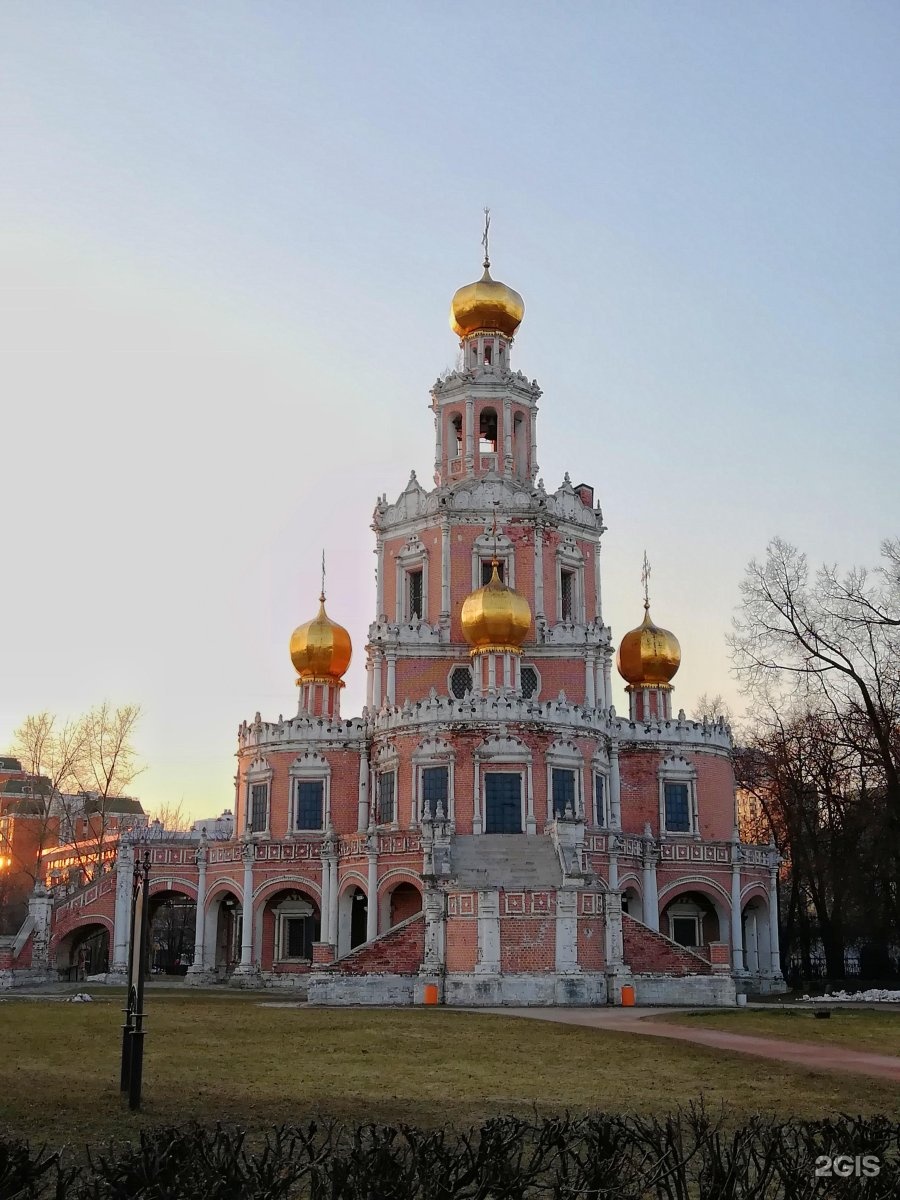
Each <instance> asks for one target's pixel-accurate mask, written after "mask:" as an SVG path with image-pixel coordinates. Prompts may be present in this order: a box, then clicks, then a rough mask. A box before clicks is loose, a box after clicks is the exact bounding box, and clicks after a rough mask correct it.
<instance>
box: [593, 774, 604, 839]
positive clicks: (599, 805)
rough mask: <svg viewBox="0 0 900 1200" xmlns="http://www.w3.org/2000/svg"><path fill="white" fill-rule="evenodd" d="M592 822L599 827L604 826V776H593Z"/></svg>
mask: <svg viewBox="0 0 900 1200" xmlns="http://www.w3.org/2000/svg"><path fill="white" fill-rule="evenodd" d="M594 820H595V822H596V823H597V824H598V825H600V826H601V827H602V826H604V825H605V824H606V776H605V775H595V776H594Z"/></svg>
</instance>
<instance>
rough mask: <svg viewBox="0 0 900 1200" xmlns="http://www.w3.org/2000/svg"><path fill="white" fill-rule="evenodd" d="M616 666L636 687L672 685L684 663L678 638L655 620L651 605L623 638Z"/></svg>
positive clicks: (645, 608) (627, 681)
mask: <svg viewBox="0 0 900 1200" xmlns="http://www.w3.org/2000/svg"><path fill="white" fill-rule="evenodd" d="M616 666H617V667H618V670H619V674H620V675H621V676H622V678H623V679H624V680H625V681H626V683H629V684H630V685H631V686H632V687H668V686H669V683H670V681H671V679H672V678H673V676H674V675H675V672H676V671H677V670H678V668H679V667H680V666H681V646H679V644H678V638H677V637H676V636H675V634H674V633H670V631H669V630H668V629H660V628H659V627H658V626H657V625H654V624H653V621H652V620H651V619H650V608H649V606H648V605H646V604H645V605H644V619H643V621H642V622H641V624H640V625H639V626H638V627H637V629H632V630H631V632H630V633H626V634H625V636H624V637H623V638H622V642H621V645H620V646H619V652H618V654H617V655H616Z"/></svg>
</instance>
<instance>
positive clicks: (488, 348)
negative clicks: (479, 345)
mask: <svg viewBox="0 0 900 1200" xmlns="http://www.w3.org/2000/svg"><path fill="white" fill-rule="evenodd" d="M493 357H494V344H493V342H485V343H484V365H485V366H486V367H489V366H490V365H491V361H492V359H493Z"/></svg>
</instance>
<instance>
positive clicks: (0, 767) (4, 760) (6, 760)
mask: <svg viewBox="0 0 900 1200" xmlns="http://www.w3.org/2000/svg"><path fill="white" fill-rule="evenodd" d="M21 770H22V764H21V763H20V762H19V760H18V759H17V758H10V757H9V756H5V755H2V754H0V771H21Z"/></svg>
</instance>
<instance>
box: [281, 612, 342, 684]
mask: <svg viewBox="0 0 900 1200" xmlns="http://www.w3.org/2000/svg"><path fill="white" fill-rule="evenodd" d="M352 653H353V647H352V645H351V642H350V634H349V633H348V632H347V630H346V629H345V628H344V627H343V625H338V623H337V621H332V620H331V618H330V617H329V616H328V614H327V613H326V612H325V596H324V595H322V596H320V597H319V611H318V613H317V614H316V616H315V617H313V619H312V620H311V621H307V622H306V623H305V624H303V625H298V626H297V628H296V629H295V630H294V632H293V634H292V635H291V662H292V663H293V664H294V668H295V670H296V672H297V674H298V676H299V679H298V680H297V684H298V686H299V685H300V684H301V683H337V684H339V685H340V686H341V687H343V683H341V676H342V675H344V674H345V672H346V670H347V668H348V667H349V666H350V657H351V655H352Z"/></svg>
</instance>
